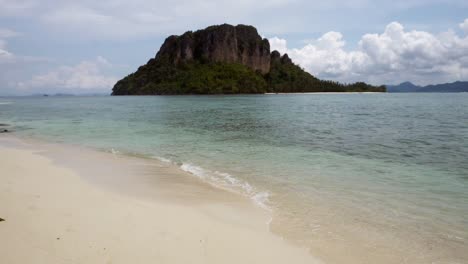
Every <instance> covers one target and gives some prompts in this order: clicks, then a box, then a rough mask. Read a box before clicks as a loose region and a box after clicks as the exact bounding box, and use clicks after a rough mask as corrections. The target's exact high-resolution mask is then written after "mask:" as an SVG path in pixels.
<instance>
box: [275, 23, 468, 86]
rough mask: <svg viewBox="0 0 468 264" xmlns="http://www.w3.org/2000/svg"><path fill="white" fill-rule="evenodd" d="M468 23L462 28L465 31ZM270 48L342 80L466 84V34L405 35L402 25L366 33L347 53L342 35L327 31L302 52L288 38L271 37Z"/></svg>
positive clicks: (318, 73)
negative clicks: (457, 82) (289, 42)
mask: <svg viewBox="0 0 468 264" xmlns="http://www.w3.org/2000/svg"><path fill="white" fill-rule="evenodd" d="M466 25H468V19H467V20H465V22H463V23H461V24H460V27H461V28H462V29H464V30H465V26H466ZM270 43H271V47H272V49H277V50H279V51H280V52H283V53H285V52H287V53H288V54H289V55H290V57H291V58H292V59H293V60H294V61H296V62H297V63H298V64H299V65H301V66H302V67H303V68H304V69H306V70H307V71H309V72H310V73H311V74H313V75H316V76H318V77H321V78H326V79H334V80H340V81H344V82H353V81H359V80H363V81H368V82H371V83H374V84H394V83H399V82H403V81H412V82H414V83H417V84H428V83H440V82H449V81H454V80H468V36H466V33H465V36H459V35H457V34H456V33H455V32H453V31H451V30H449V31H447V32H444V33H441V34H438V35H434V34H431V33H429V32H425V31H416V30H413V31H406V30H405V28H404V27H403V25H401V24H400V23H398V22H392V23H390V24H388V25H387V26H386V28H385V30H384V32H383V33H381V34H365V35H364V36H362V38H361V40H360V41H359V44H358V48H357V49H356V50H352V51H347V50H346V49H345V44H346V43H345V41H344V40H343V35H342V34H341V33H339V32H333V31H332V32H328V33H325V34H324V35H323V36H321V37H320V38H318V39H317V40H314V41H312V42H311V43H308V44H307V45H305V46H304V47H302V48H293V49H290V48H288V47H287V42H286V40H284V39H280V38H278V37H274V38H272V39H271V42H270Z"/></svg>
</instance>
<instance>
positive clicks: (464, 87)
mask: <svg viewBox="0 0 468 264" xmlns="http://www.w3.org/2000/svg"><path fill="white" fill-rule="evenodd" d="M386 86H387V92H389V93H461V92H468V82H453V83H443V84H434V85H427V86H418V85H414V84H412V83H410V82H404V83H401V84H399V85H386Z"/></svg>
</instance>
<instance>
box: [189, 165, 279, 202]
mask: <svg viewBox="0 0 468 264" xmlns="http://www.w3.org/2000/svg"><path fill="white" fill-rule="evenodd" d="M180 168H181V169H182V170H184V171H186V172H188V173H190V174H192V175H195V176H197V177H198V178H200V179H202V180H204V181H207V182H208V183H210V184H213V185H215V186H216V187H221V188H224V189H228V190H232V191H235V192H237V193H241V194H243V195H246V196H248V197H250V199H252V201H253V202H254V203H255V204H256V205H258V206H259V207H261V208H263V209H265V210H268V211H271V209H270V207H269V206H268V203H269V197H270V194H269V193H268V192H266V191H263V192H260V191H258V190H256V189H255V188H254V187H253V186H252V185H250V184H249V183H248V182H246V181H244V180H241V179H238V178H236V177H234V176H232V175H231V174H229V173H225V172H219V171H209V170H206V169H203V168H201V167H199V166H196V165H193V164H190V163H183V164H182V165H181V166H180Z"/></svg>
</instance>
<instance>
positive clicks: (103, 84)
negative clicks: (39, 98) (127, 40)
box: [17, 56, 117, 93]
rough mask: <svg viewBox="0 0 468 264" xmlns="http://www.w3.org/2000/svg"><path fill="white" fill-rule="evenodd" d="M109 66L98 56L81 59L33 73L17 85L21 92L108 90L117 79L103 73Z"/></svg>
mask: <svg viewBox="0 0 468 264" xmlns="http://www.w3.org/2000/svg"><path fill="white" fill-rule="evenodd" d="M109 67H112V64H110V63H109V62H108V61H107V60H106V59H104V58H103V57H100V56H99V57H97V58H96V59H94V60H88V61H82V62H80V63H78V64H76V65H73V66H60V67H58V68H56V69H53V70H51V71H49V72H47V73H44V74H38V75H35V76H33V77H32V78H31V79H30V80H28V81H25V82H19V83H18V84H17V87H18V89H19V90H21V91H23V92H43V91H67V92H74V93H86V92H109V91H110V89H111V88H112V86H113V85H114V84H115V82H116V81H117V78H116V77H113V76H109V75H106V74H105V73H104V72H105V71H106V69H107V68H109Z"/></svg>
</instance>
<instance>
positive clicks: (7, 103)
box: [0, 102, 13, 105]
mask: <svg viewBox="0 0 468 264" xmlns="http://www.w3.org/2000/svg"><path fill="white" fill-rule="evenodd" d="M12 103H13V102H0V105H9V104H12Z"/></svg>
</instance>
